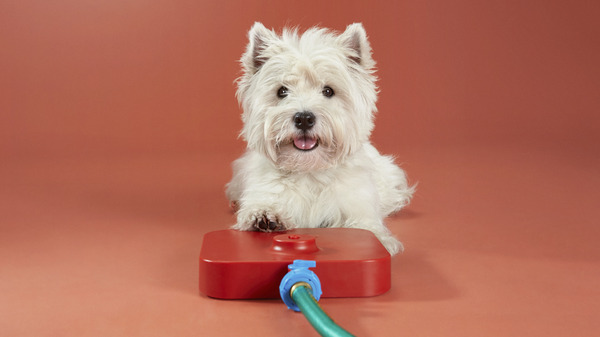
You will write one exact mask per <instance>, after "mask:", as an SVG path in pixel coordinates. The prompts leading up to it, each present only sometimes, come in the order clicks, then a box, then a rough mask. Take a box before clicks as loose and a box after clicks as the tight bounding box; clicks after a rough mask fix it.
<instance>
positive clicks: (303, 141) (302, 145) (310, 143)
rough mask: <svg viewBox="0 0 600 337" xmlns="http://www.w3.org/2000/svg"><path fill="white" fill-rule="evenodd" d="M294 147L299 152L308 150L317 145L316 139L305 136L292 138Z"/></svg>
mask: <svg viewBox="0 0 600 337" xmlns="http://www.w3.org/2000/svg"><path fill="white" fill-rule="evenodd" d="M294 145H295V146H296V147H297V148H299V149H300V150H310V149H312V148H314V147H315V146H316V145H317V139H316V138H310V137H306V136H300V137H296V138H294Z"/></svg>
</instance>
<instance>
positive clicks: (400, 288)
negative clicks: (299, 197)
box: [0, 0, 600, 336]
mask: <svg viewBox="0 0 600 337" xmlns="http://www.w3.org/2000/svg"><path fill="white" fill-rule="evenodd" d="M599 17H600V6H599V5H598V3H597V2H593V1H570V2H567V1H563V2H560V1H466V0H465V1H441V0H439V1H433V0H432V1H418V2H417V1H415V2H409V1H396V2H392V1H389V2H387V1H360V2H358V1H333V0H332V1H301V2H290V1H287V2H286V1H272V2H267V1H191V0H190V1H108V0H106V1H79V0H72V1H41V0H39V1H12V2H9V1H3V2H1V3H0V331H2V335H6V336H65V335H71V336H136V335H140V336H141V335H143V336H188V335H190V336H191V335H194V336H198V335H201V336H218V335H222V336H237V335H241V334H244V335H248V336H281V335H285V336H310V335H316V333H314V332H313V331H312V329H311V327H310V326H309V324H308V323H307V322H306V321H305V320H304V318H303V317H302V316H300V315H297V314H294V313H292V312H290V311H288V310H286V309H285V307H284V305H283V304H281V303H280V302H279V301H277V300H268V301H222V300H214V299H209V298H206V297H204V296H202V295H199V294H198V291H197V282H198V276H197V270H198V261H197V259H198V253H199V251H200V245H201V241H202V236H203V234H204V233H206V232H208V231H212V230H217V229H223V228H226V227H228V226H229V225H231V224H232V223H233V221H234V217H233V215H232V214H231V212H230V211H229V209H228V206H227V200H226V199H225V197H224V192H223V191H224V184H225V183H226V182H227V181H228V179H229V178H230V174H231V173H230V168H229V167H230V166H229V165H230V163H231V161H232V160H234V159H235V158H236V157H237V156H239V155H240V154H241V153H242V151H243V149H244V144H243V143H242V142H241V140H239V139H237V134H238V131H239V129H240V128H241V121H240V118H239V114H240V110H239V108H238V106H237V102H236V100H235V97H234V92H235V88H234V84H233V81H234V80H235V78H236V77H237V76H238V75H239V67H238V64H237V61H236V60H237V59H238V58H239V57H240V55H241V53H242V51H243V50H244V47H245V44H246V32H247V30H248V29H249V28H250V26H251V24H252V23H253V22H254V21H261V22H263V23H264V24H265V25H266V26H267V27H274V28H276V29H277V30H279V29H281V28H282V27H283V26H284V25H294V26H295V25H298V26H300V27H302V28H306V27H309V26H311V25H314V24H320V25H322V26H325V27H330V28H334V29H337V30H343V29H344V27H345V26H346V25H347V24H350V23H352V22H363V24H364V26H365V28H366V29H367V32H368V34H369V36H370V41H371V44H372V47H373V50H374V58H375V59H376V60H377V61H378V68H379V72H378V75H379V77H380V81H379V85H380V88H381V94H380V101H379V104H378V107H379V111H380V112H379V114H378V117H377V122H376V129H375V131H374V134H373V142H374V143H375V144H376V145H377V146H378V148H379V149H380V150H381V151H382V152H384V153H387V154H393V155H395V156H397V161H398V162H399V163H401V164H402V166H403V167H404V168H405V170H406V171H407V173H408V175H409V177H410V179H411V181H412V182H418V183H419V188H418V192H417V194H416V196H415V198H414V201H413V203H412V204H411V205H410V206H409V207H408V208H407V209H406V210H405V211H404V212H402V213H401V214H400V215H397V216H395V217H393V218H390V219H388V221H387V223H388V225H389V227H390V228H391V230H392V231H393V232H394V233H396V234H397V235H398V236H399V237H400V238H401V240H402V241H403V242H404V244H405V246H406V252H405V253H404V254H403V255H399V256H396V257H394V259H393V279H392V290H390V291H389V292H388V293H386V294H384V295H382V296H378V297H374V298H366V299H365V298H362V299H323V300H322V301H321V303H322V306H323V307H324V308H325V309H326V310H327V311H328V312H329V313H330V314H331V316H332V317H334V319H335V320H336V321H337V322H338V323H340V324H341V325H342V326H344V327H345V328H347V329H348V330H349V331H351V332H353V333H355V334H356V335H359V336H515V335H522V336H595V335H598V334H599V333H600V320H599V318H600V317H599V316H598V312H600V304H599V303H600V291H599V287H598V281H599V280H600V265H599V259H600V247H599V244H598V242H599V240H600V233H599V232H600V230H599V229H598V228H599V227H598V222H599V219H600V211H599V210H598V202H599V201H600V156H599V155H598V154H599V153H600V151H599V150H600V149H599V145H598V144H599V143H600V136H599V134H600V114H599V111H600V95H599V94H598V92H599V89H600V66H599V65H600V63H599V62H598V60H600V40H599V36H600V24H599V22H600V20H598V18H599Z"/></svg>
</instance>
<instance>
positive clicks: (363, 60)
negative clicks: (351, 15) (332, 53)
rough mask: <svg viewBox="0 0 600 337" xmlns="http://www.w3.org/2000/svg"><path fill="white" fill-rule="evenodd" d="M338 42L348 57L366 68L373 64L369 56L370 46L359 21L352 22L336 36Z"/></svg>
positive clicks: (371, 66)
mask: <svg viewBox="0 0 600 337" xmlns="http://www.w3.org/2000/svg"><path fill="white" fill-rule="evenodd" d="M338 39H339V41H340V43H341V44H342V46H343V47H344V48H346V50H348V58H349V59H350V60H351V61H352V62H355V63H357V64H359V65H361V66H363V67H364V68H366V69H371V68H373V67H374V66H375V61H373V58H372V57H371V46H370V45H369V40H368V39H367V32H366V31H365V29H364V27H363V25H362V24H361V23H353V24H351V25H349V26H348V27H346V30H345V31H344V32H343V33H342V34H340V36H339V37H338Z"/></svg>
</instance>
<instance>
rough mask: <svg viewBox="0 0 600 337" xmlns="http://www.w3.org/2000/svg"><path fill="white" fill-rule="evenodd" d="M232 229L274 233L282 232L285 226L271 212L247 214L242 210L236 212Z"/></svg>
mask: <svg viewBox="0 0 600 337" xmlns="http://www.w3.org/2000/svg"><path fill="white" fill-rule="evenodd" d="M232 228H233V229H237V230H242V231H259V232H275V231H284V230H286V229H287V226H286V225H285V224H284V222H283V221H281V219H280V218H279V217H278V216H275V215H273V214H272V213H271V212H267V211H264V210H263V211H255V212H248V211H246V210H243V209H242V210H240V211H239V212H238V219H237V224H235V225H234V226H233V227H232Z"/></svg>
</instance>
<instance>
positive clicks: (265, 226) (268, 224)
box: [252, 214, 285, 232]
mask: <svg viewBox="0 0 600 337" xmlns="http://www.w3.org/2000/svg"><path fill="white" fill-rule="evenodd" d="M252 227H253V228H254V230H257V231H260V232H274V231H283V230H285V226H284V225H283V224H282V223H281V222H280V221H279V219H277V217H270V216H268V215H267V214H262V215H261V216H259V217H257V218H256V220H255V221H254V224H253V225H252Z"/></svg>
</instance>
